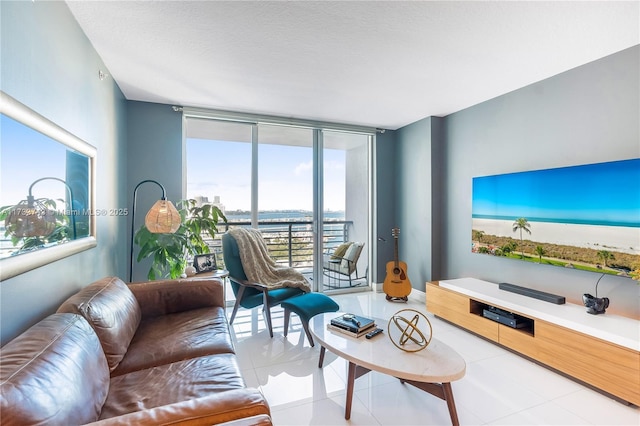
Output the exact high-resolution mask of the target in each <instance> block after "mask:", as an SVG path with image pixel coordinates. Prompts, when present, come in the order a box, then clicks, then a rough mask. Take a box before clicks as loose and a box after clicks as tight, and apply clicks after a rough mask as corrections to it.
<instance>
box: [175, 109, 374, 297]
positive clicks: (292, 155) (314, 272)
mask: <svg viewBox="0 0 640 426" xmlns="http://www.w3.org/2000/svg"><path fill="white" fill-rule="evenodd" d="M185 123H186V126H185V128H186V132H185V159H186V160H185V188H186V194H185V195H186V197H188V198H192V199H195V200H196V201H198V202H200V203H213V204H216V205H217V206H218V207H220V208H221V209H222V210H223V211H224V212H225V215H226V216H227V219H228V221H229V226H230V227H231V226H252V227H255V228H259V229H260V230H261V231H262V233H263V236H264V237H265V241H266V242H267V244H268V246H269V250H270V253H271V255H272V257H274V259H275V260H276V261H277V262H278V263H279V264H282V265H284V266H292V267H295V268H297V269H299V270H300V271H302V272H303V273H305V275H306V276H307V277H308V278H309V279H310V280H311V281H312V283H313V288H314V290H315V291H336V290H353V289H359V288H362V289H366V288H368V285H369V280H368V274H367V272H368V269H369V257H370V255H369V252H370V250H368V246H367V245H368V244H369V240H370V228H371V227H370V226H369V225H370V223H371V222H370V214H371V197H370V189H369V188H370V182H371V179H370V164H371V161H370V154H369V153H370V146H371V143H372V141H373V134H372V133H369V134H367V133H355V132H345V131H341V130H329V129H323V128H321V127H314V126H309V125H302V124H300V125H291V124H287V125H282V124H280V123H272V122H267V123H263V122H260V121H254V122H252V121H251V120H246V121H229V120H224V119H222V120H221V119H216V118H215V117H214V118H209V117H206V118H204V117H194V116H190V115H188V114H187V113H185ZM221 231H222V232H224V228H223V229H221ZM347 242H348V243H353V242H356V243H358V244H360V247H359V248H360V250H358V253H357V256H355V259H347V260H345V255H346V253H342V254H341V256H340V257H336V256H334V257H331V255H332V254H334V253H333V252H334V251H335V249H336V248H338V247H339V246H340V245H342V244H343V243H347ZM211 245H212V247H213V248H214V249H218V250H219V245H218V244H217V243H216V242H215V241H212V242H211ZM353 254H354V253H353V250H352V251H351V252H350V253H349V255H351V256H353ZM328 262H329V263H331V264H332V265H330V264H329V263H328Z"/></svg>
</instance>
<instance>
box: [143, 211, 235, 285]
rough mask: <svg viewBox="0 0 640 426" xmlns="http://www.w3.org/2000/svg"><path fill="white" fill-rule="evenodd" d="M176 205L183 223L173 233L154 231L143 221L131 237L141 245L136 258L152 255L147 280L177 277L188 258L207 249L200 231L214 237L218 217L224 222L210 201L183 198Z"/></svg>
mask: <svg viewBox="0 0 640 426" xmlns="http://www.w3.org/2000/svg"><path fill="white" fill-rule="evenodd" d="M176 208H177V209H178V212H179V213H180V218H181V220H182V223H181V224H180V228H178V230H177V231H176V232H175V233H174V234H154V233H151V232H149V230H148V229H147V227H146V226H144V225H142V227H140V229H138V231H137V232H136V234H135V237H134V241H135V243H136V244H137V245H138V246H139V247H140V252H139V253H138V257H137V261H138V262H140V261H141V260H142V259H146V258H151V259H152V264H151V268H150V269H149V273H148V274H147V278H148V279H150V280H156V279H159V278H178V277H180V276H181V275H182V274H183V273H184V270H185V267H186V266H187V258H189V257H192V256H194V255H196V254H204V253H209V252H210V250H209V246H207V244H206V243H205V241H204V239H203V235H207V236H209V237H211V238H212V239H213V238H215V235H216V234H217V233H218V222H219V221H220V219H222V220H223V221H224V222H225V223H227V218H226V216H225V215H224V213H222V211H221V210H220V209H219V208H218V207H217V206H214V205H211V204H205V205H203V206H197V203H196V201H195V200H182V201H180V202H178V203H177V205H176Z"/></svg>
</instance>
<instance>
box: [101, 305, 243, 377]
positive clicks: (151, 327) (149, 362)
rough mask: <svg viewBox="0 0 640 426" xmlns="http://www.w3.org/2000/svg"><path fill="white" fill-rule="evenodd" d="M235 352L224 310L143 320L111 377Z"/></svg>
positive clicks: (203, 309) (192, 312)
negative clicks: (190, 359)
mask: <svg viewBox="0 0 640 426" xmlns="http://www.w3.org/2000/svg"><path fill="white" fill-rule="evenodd" d="M219 353H234V348H233V343H232V342H231V334H230V332H229V325H228V323H227V319H226V317H225V313H224V309H223V308H221V307H214V308H201V309H194V310H192V311H186V312H179V313H174V314H168V315H162V316H159V317H151V318H144V319H143V320H142V321H141V322H140V325H139V326H138V331H137V332H136V335H135V336H134V337H133V340H131V344H129V350H128V351H127V354H126V355H125V356H124V358H123V359H122V361H121V362H120V364H119V365H118V367H117V368H116V369H115V370H114V371H113V372H112V374H111V375H112V376H119V375H121V374H125V373H128V372H131V371H136V370H142V369H144V368H149V367H153V366H156V365H162V364H169V363H171V362H176V361H182V360H185V359H189V358H195V357H198V356H204V355H214V354H219Z"/></svg>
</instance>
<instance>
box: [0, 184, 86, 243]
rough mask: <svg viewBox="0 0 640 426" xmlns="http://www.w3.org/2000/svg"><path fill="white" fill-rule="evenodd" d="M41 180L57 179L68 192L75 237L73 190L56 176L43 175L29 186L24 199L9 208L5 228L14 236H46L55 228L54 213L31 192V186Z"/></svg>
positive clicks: (74, 237) (74, 235)
mask: <svg viewBox="0 0 640 426" xmlns="http://www.w3.org/2000/svg"><path fill="white" fill-rule="evenodd" d="M43 180H57V181H58V182H62V183H63V184H64V186H65V188H66V189H67V192H68V193H69V214H68V216H69V217H70V218H71V227H72V229H73V239H74V240H75V239H76V216H75V212H74V211H73V191H72V190H71V187H70V186H69V185H68V184H67V182H65V181H64V180H62V179H60V178H57V177H43V178H40V179H38V180H36V181H35V182H33V183H32V184H31V185H30V186H29V194H28V195H27V199H26V200H22V201H20V202H19V203H18V204H16V205H15V206H14V207H12V208H11V210H10V211H9V214H8V215H7V218H6V219H5V222H4V226H5V228H6V229H7V230H8V231H9V232H10V233H11V234H12V235H14V236H16V237H19V238H25V237H46V236H48V235H50V234H51V233H52V232H53V231H54V230H55V229H56V215H55V212H54V211H53V210H51V209H50V208H49V206H47V205H46V204H45V203H43V202H42V201H41V199H37V200H36V199H35V198H34V196H33V193H32V189H33V186H34V185H35V184H36V183H38V182H41V181H43Z"/></svg>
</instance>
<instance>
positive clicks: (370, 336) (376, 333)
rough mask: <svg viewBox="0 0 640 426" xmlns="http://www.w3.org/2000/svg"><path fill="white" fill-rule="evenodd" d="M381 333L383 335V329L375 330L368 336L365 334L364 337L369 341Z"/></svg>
mask: <svg viewBox="0 0 640 426" xmlns="http://www.w3.org/2000/svg"><path fill="white" fill-rule="evenodd" d="M380 333H382V329H381V328H376V329H375V330H373V331H370V332H368V333H367V334H365V335H364V337H366V338H367V339H371V338H372V337H374V336H377V335H378V334H380Z"/></svg>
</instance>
